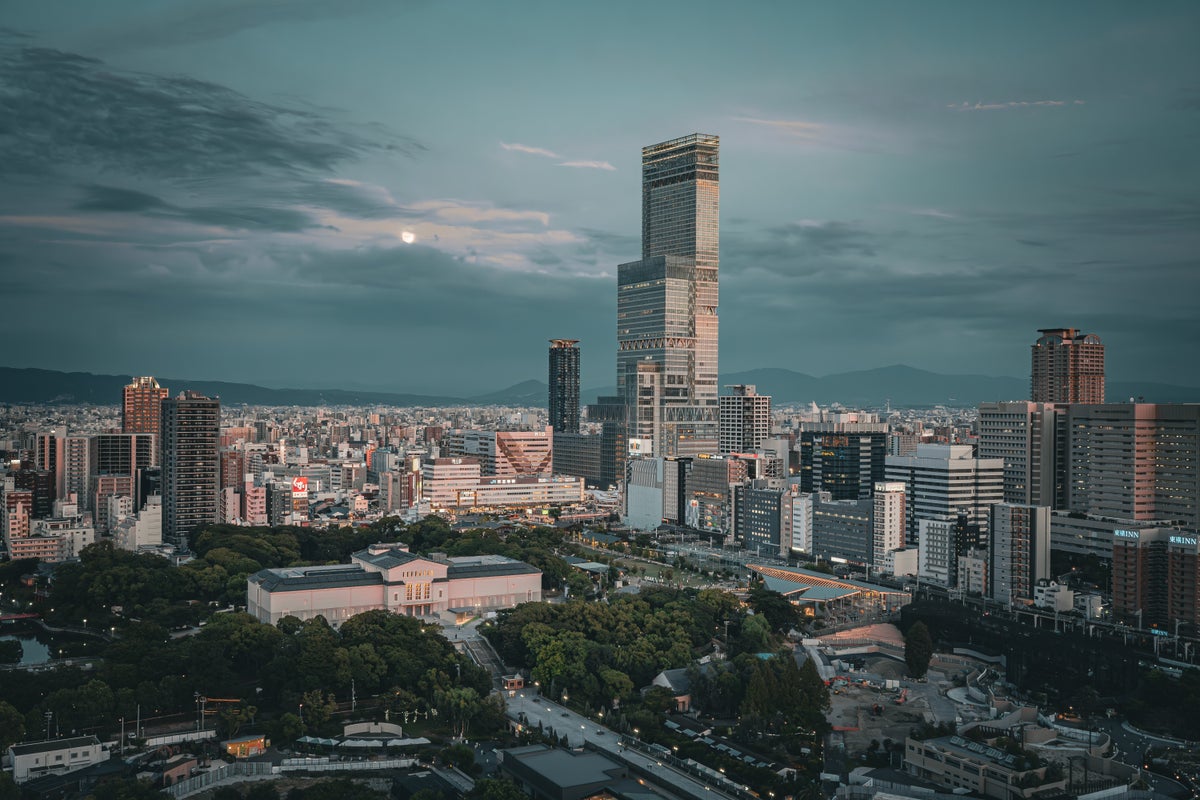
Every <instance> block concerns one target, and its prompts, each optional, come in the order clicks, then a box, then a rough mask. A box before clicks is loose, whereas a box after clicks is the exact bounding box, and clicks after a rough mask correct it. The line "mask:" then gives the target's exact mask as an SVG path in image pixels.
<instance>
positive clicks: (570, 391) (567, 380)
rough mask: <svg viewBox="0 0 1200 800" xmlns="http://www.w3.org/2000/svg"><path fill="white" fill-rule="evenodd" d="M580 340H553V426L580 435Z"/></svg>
mask: <svg viewBox="0 0 1200 800" xmlns="http://www.w3.org/2000/svg"><path fill="white" fill-rule="evenodd" d="M578 344H579V340H578V339H551V340H550V380H549V381H548V382H549V384H550V427H552V428H554V432H555V433H579V348H578V347H577V346H576V345H578Z"/></svg>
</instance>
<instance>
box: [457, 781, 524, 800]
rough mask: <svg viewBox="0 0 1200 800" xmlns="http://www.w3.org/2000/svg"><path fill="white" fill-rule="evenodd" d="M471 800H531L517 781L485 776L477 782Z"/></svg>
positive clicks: (471, 793)
mask: <svg viewBox="0 0 1200 800" xmlns="http://www.w3.org/2000/svg"><path fill="white" fill-rule="evenodd" d="M467 797H468V798H469V800H529V798H528V797H526V796H525V793H524V792H522V791H521V789H520V787H518V786H517V785H516V784H515V783H513V782H512V781H510V780H505V779H503V778H484V779H483V780H480V781H476V782H475V788H474V789H472V790H471V792H470V794H468V795H467Z"/></svg>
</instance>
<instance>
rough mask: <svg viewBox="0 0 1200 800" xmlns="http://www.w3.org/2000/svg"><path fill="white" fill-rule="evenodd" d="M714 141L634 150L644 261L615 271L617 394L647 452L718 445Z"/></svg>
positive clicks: (679, 452) (702, 137)
mask: <svg viewBox="0 0 1200 800" xmlns="http://www.w3.org/2000/svg"><path fill="white" fill-rule="evenodd" d="M718 148H719V139H718V137H716V136H711V135H706V134H692V135H690V136H684V137H681V138H678V139H672V140H670V141H666V142H662V143H659V144H655V145H651V146H649V147H645V148H643V149H642V259H641V261H635V262H631V263H628V264H622V265H620V266H619V267H618V269H617V391H618V395H619V396H620V397H621V399H622V403H623V404H624V405H625V407H626V411H625V419H626V425H627V430H626V435H627V437H628V438H633V439H643V440H652V441H653V448H654V450H653V452H654V455H659V456H687V455H697V454H699V453H705V452H707V453H711V452H713V451H714V450H716V448H717V437H718V432H717V412H718V400H717V345H718V338H717V337H718V325H717V298H718V291H717V271H718V266H719V255H718V250H719V227H718V211H719V205H720V187H719V182H718Z"/></svg>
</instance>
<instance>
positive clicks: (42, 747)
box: [9, 736, 100, 756]
mask: <svg viewBox="0 0 1200 800" xmlns="http://www.w3.org/2000/svg"><path fill="white" fill-rule="evenodd" d="M98 744H100V740H99V739H97V738H96V737H95V736H73V737H71V738H69V739H47V740H46V741H44V742H25V743H23V744H14V745H11V746H10V747H9V750H11V751H12V754H13V755H14V756H31V755H36V754H37V753H54V752H57V751H58V750H69V749H71V748H73V747H94V746H96V745H98Z"/></svg>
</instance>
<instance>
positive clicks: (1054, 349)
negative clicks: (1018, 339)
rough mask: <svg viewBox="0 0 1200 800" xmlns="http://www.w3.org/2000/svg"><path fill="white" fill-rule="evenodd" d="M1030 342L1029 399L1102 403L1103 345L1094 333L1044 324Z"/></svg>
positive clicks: (1035, 400) (1049, 401) (1048, 401)
mask: <svg viewBox="0 0 1200 800" xmlns="http://www.w3.org/2000/svg"><path fill="white" fill-rule="evenodd" d="M1038 333H1040V334H1041V336H1039V337H1038V340H1037V341H1036V342H1034V343H1033V366H1032V370H1031V373H1030V374H1031V378H1030V399H1031V400H1032V401H1033V402H1035V403H1103V402H1104V345H1103V344H1101V343H1100V337H1099V336H1097V335H1096V334H1094V333H1080V332H1079V331H1077V330H1075V329H1074V328H1043V329H1040V330H1038Z"/></svg>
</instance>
